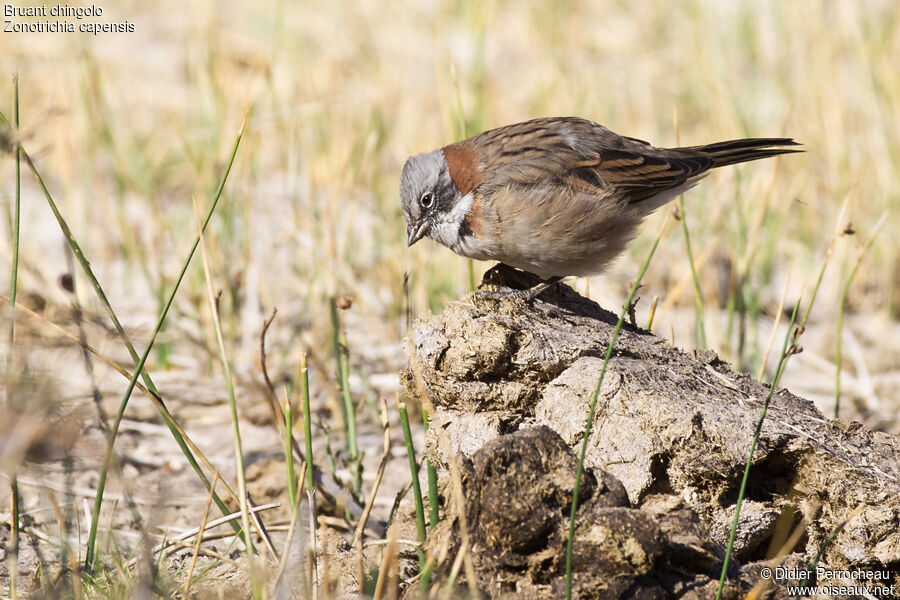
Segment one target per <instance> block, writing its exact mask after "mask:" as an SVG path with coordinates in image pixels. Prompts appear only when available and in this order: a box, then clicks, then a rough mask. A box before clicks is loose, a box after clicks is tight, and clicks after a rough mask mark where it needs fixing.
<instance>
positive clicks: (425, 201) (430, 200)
mask: <svg viewBox="0 0 900 600" xmlns="http://www.w3.org/2000/svg"><path fill="white" fill-rule="evenodd" d="M419 204H421V205H422V208H429V207H430V206H431V205H432V204H434V193H432V192H425V193H424V194H422V197H421V198H419Z"/></svg>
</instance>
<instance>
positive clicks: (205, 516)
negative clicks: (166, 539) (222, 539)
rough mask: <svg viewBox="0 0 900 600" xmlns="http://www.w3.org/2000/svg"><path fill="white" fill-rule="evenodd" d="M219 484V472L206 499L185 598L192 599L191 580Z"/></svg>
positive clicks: (185, 583) (189, 569)
mask: <svg viewBox="0 0 900 600" xmlns="http://www.w3.org/2000/svg"><path fill="white" fill-rule="evenodd" d="M218 482H219V473H218V471H217V472H216V473H215V475H213V480H212V490H211V491H210V493H209V496H208V497H207V498H206V506H205V507H204V509H203V518H202V519H200V531H199V532H198V533H197V541H196V542H194V552H193V553H192V554H191V566H190V567H189V568H188V573H187V577H186V578H185V580H184V597H185V598H190V595H189V594H190V591H191V579H193V577H194V567H196V566H197V557H198V556H200V544H201V543H202V542H203V533H204V531H205V530H206V523H207V522H208V521H209V507H210V506H211V505H212V499H213V493H214V492H215V490H216V484H217V483H218Z"/></svg>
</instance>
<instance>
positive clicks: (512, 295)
mask: <svg viewBox="0 0 900 600" xmlns="http://www.w3.org/2000/svg"><path fill="white" fill-rule="evenodd" d="M562 280H563V278H562V277H556V276H554V277H550V278H548V279H545V280H544V281H542V282H540V283H539V284H537V285H534V286H532V287H530V288H528V289H526V290H510V291H499V290H497V291H485V290H479V291H478V292H476V294H478V295H479V296H487V297H490V298H507V299H510V300H519V299H521V300H527V301H528V302H531V301H532V300H534V299H535V298H537V297H538V296H539V295H540V294H541V292H543V291H544V290H546V289H547V288H548V287H550V286H551V285H553V284H554V283H558V282H560V281H562Z"/></svg>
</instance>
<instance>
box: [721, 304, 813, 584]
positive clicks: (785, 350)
mask: <svg viewBox="0 0 900 600" xmlns="http://www.w3.org/2000/svg"><path fill="white" fill-rule="evenodd" d="M799 308H800V300H799V299H798V300H797V303H796V304H794V310H793V312H792V313H791V320H790V323H788V330H787V333H786V334H785V336H784V344H783V345H782V347H781V354H780V355H779V358H778V366H777V367H776V369H775V375H774V376H773V377H772V383H771V384H769V394H768V396H766V400H765V402H763V406H762V410H761V411H760V413H759V419H758V420H757V421H756V430H755V432H754V434H753V440H752V441H751V442H750V452H749V453H748V454H747V461H746V463H744V476H743V478H742V479H741V487H740V490H739V491H738V497H737V502H736V503H735V506H734V519H733V520H732V523H731V532H730V533H729V534H728V546H727V547H726V549H725V560H724V561H723V562H722V573H721V574H720V575H719V587H718V590H716V600H719V599H720V598H721V597H722V590H723V589H724V588H725V576H726V574H727V573H728V564H729V562H730V561H731V552H732V549H733V547H734V538H735V536H736V535H737V528H738V523H739V522H740V516H741V504H742V503H743V501H744V494H745V493H746V490H747V482H748V481H749V479H750V465H751V464H752V463H753V453H754V452H755V451H756V445H757V443H759V436H760V433H761V432H762V426H763V421H765V419H766V411H767V410H768V409H769V403H770V402H771V401H772V396H774V395H775V390H776V389H777V388H778V382H779V381H780V380H781V375H782V373H784V369H785V367H786V366H787V361H788V358H789V357H790V356H791V355H792V354H794V353H795V352H796V351H798V350H797V346H796V345H795V344H796V341H797V338H798V337H799V336H800V333H801V331H802V330H801V329H800V328H796V329H795V328H794V324H795V323H796V322H797V312H798V309H799ZM792 340H793V343H792Z"/></svg>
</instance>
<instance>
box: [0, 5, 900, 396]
mask: <svg viewBox="0 0 900 600" xmlns="http://www.w3.org/2000/svg"><path fill="white" fill-rule="evenodd" d="M125 19H127V20H129V21H131V22H133V23H134V24H135V28H136V31H135V32H134V33H132V34H103V35H100V36H91V35H88V34H5V35H3V36H0V72H4V73H8V74H10V75H11V74H12V73H16V72H17V73H19V76H20V78H21V89H22V92H21V93H22V107H23V117H22V118H23V129H22V132H21V135H22V138H23V141H24V143H25V146H26V148H28V149H29V150H30V152H31V154H32V155H34V156H36V158H37V162H38V166H39V168H42V169H43V171H44V174H45V177H47V178H48V180H49V181H50V183H51V187H52V191H53V192H54V193H55V194H56V196H57V199H58V201H59V202H60V204H61V206H62V208H63V210H64V212H65V214H66V215H67V218H68V219H69V221H70V223H71V224H72V227H73V229H74V231H75V235H76V237H78V239H79V240H80V241H81V243H82V246H83V247H84V248H85V250H86V253H87V254H88V257H89V258H90V259H91V261H92V262H93V265H94V268H95V269H96V271H97V273H98V275H99V276H100V280H101V282H102V283H103V284H104V286H106V287H107V289H108V292H109V294H110V296H111V299H112V302H113V306H114V307H117V309H119V310H121V311H123V314H124V315H126V323H127V324H129V325H130V326H132V327H137V326H141V325H147V324H148V323H150V322H152V319H153V315H154V314H155V313H157V312H158V309H159V304H160V302H161V299H162V298H163V294H164V292H165V290H167V289H169V286H170V283H171V279H172V277H173V275H174V273H176V272H177V269H178V266H179V264H180V261H181V259H182V256H183V252H184V249H185V248H186V245H187V244H188V240H189V239H190V237H191V235H192V229H193V226H194V220H193V217H192V207H191V198H192V197H197V198H199V199H200V200H201V204H202V203H203V202H204V201H207V199H208V198H209V197H210V196H211V193H212V191H213V189H214V186H215V184H216V182H217V180H218V179H217V178H218V176H219V171H220V167H221V161H222V160H223V157H225V156H226V155H227V152H228V148H229V145H230V144H231V142H232V139H233V133H234V132H235V131H236V130H237V128H238V127H239V124H240V122H241V119H242V117H243V115H244V113H245V111H247V110H248V109H250V119H249V122H248V127H247V131H246V135H245V139H244V141H243V143H242V147H241V150H240V155H239V158H238V161H237V165H236V169H235V172H234V173H233V174H232V176H231V182H230V184H229V186H228V188H227V189H226V198H225V202H224V204H223V206H222V207H221V210H220V212H218V213H217V215H216V217H215V222H214V227H213V230H212V231H211V233H210V243H211V244H212V245H213V247H214V248H216V249H217V252H216V253H215V254H214V256H213V265H212V267H213V269H214V271H216V275H217V276H218V277H219V279H220V280H223V281H227V282H228V286H227V289H224V290H223V292H224V293H223V297H222V300H221V303H222V306H223V311H224V313H225V314H226V315H227V318H226V320H225V323H224V326H225V328H226V335H227V336H228V337H229V339H230V343H231V344H233V345H234V346H235V361H236V362H237V363H238V364H239V365H241V364H243V365H245V366H246V367H251V366H252V363H253V361H254V360H255V358H256V355H257V336H258V331H259V328H260V324H261V322H262V320H263V319H264V318H265V317H266V316H267V315H268V312H269V311H270V310H271V309H272V308H273V307H278V308H279V309H280V310H281V311H282V312H283V314H287V315H289V316H290V319H291V320H292V322H291V324H290V325H287V324H285V323H284V322H282V323H280V324H279V325H280V326H281V327H283V328H284V327H289V328H290V330H291V332H292V333H291V335H297V334H301V335H305V336H307V338H306V339H307V340H314V341H316V340H317V341H321V342H322V343H324V341H325V340H327V339H328V335H329V320H328V318H327V310H328V303H327V298H328V297H331V296H334V295H337V294H349V295H351V296H353V297H354V298H355V300H356V304H355V305H354V313H353V314H354V317H355V318H356V319H357V320H356V328H357V331H361V330H364V331H365V332H366V333H365V335H362V336H361V337H362V338H363V339H364V340H366V341H371V342H373V343H374V344H376V345H377V340H381V341H385V342H396V341H398V340H399V339H400V337H401V336H402V335H403V331H404V330H403V326H402V314H403V306H402V293H401V290H402V279H403V273H404V272H406V271H408V272H410V273H411V302H412V308H413V312H414V313H416V314H422V313H424V312H425V311H427V310H433V311H436V310H440V308H441V306H442V305H443V304H444V303H445V302H447V301H448V300H450V299H453V298H456V297H458V296H459V295H461V294H462V293H463V292H465V291H467V289H468V276H467V263H466V261H465V260H464V259H461V258H459V257H457V256H455V255H453V254H452V253H451V252H449V251H448V250H446V249H444V248H442V247H439V246H437V245H435V244H432V243H426V244H423V245H421V246H417V247H416V248H414V249H412V250H409V251H408V250H407V249H406V247H405V244H404V223H403V219H402V214H401V212H400V208H399V202H398V192H397V187H398V178H399V171H400V167H401V166H402V164H403V161H404V160H405V158H406V157H407V156H408V155H410V154H414V153H418V152H422V151H426V150H430V149H433V148H436V147H440V146H442V145H444V144H446V143H449V142H451V141H453V140H456V139H459V138H461V137H463V136H464V135H471V134H473V133H475V132H478V131H480V130H483V129H486V128H490V127H494V126H499V125H503V124H507V123H511V122H515V121H519V120H523V119H527V118H532V117H537V116H547V115H578V116H583V117H587V118H590V119H593V120H595V121H597V122H600V123H603V124H605V125H607V126H609V127H610V128H612V129H614V130H615V131H618V132H620V133H622V134H625V135H630V136H635V137H639V138H642V139H647V140H649V141H651V142H652V143H654V144H656V145H661V146H665V145H675V144H676V142H680V143H681V144H682V145H690V144H700V143H706V142H712V141H718V140H722V139H730V138H736V137H744V136H778V135H788V136H792V137H795V138H796V139H798V140H799V141H801V142H803V143H804V144H805V147H806V150H807V153H806V154H804V155H798V156H791V157H787V158H783V159H780V160H779V161H766V162H760V163H754V164H751V165H744V166H741V167H739V168H729V169H724V170H722V171H721V172H718V173H716V174H715V175H713V176H712V177H710V178H709V180H707V181H706V182H704V183H703V184H702V185H700V186H699V187H698V188H697V189H696V190H694V191H692V192H691V193H690V194H688V196H687V197H686V199H685V208H686V218H687V223H688V226H689V229H690V232H691V237H692V243H693V248H694V254H695V261H696V262H697V266H698V270H699V273H700V276H699V278H700V283H701V291H702V294H703V301H704V306H705V308H706V317H705V318H706V320H707V321H708V323H706V325H707V329H708V333H707V344H708V345H709V346H710V347H713V348H715V349H717V350H718V351H719V352H720V353H721V354H722V355H723V356H725V357H727V358H729V359H730V360H732V361H734V362H735V363H736V364H737V365H738V366H739V367H741V368H746V369H749V370H753V371H755V370H756V369H757V368H758V366H759V362H760V360H761V355H762V353H763V352H764V346H765V342H766V339H767V338H768V332H769V328H770V327H771V317H772V316H773V313H774V310H775V307H776V306H777V302H778V299H779V296H780V290H781V289H782V285H783V281H784V278H785V275H786V271H787V268H788V266H790V267H792V270H793V279H792V285H791V287H790V290H791V292H790V294H789V297H788V300H789V301H791V300H793V299H796V297H797V296H798V295H799V288H800V285H801V284H806V286H807V287H811V286H812V285H813V283H814V276H815V274H816V273H818V269H819V267H820V265H821V264H822V262H823V260H824V255H825V251H826V248H827V246H828V243H829V240H830V239H831V236H832V234H833V232H834V230H835V227H836V226H838V227H843V226H844V225H845V224H844V223H837V219H838V215H839V211H840V207H841V205H842V203H843V202H844V201H845V199H846V198H847V197H848V196H850V200H849V208H848V212H847V215H846V217H845V218H844V220H845V221H848V222H852V227H853V228H854V229H855V230H856V231H858V232H859V235H857V236H856V237H855V238H854V237H849V236H846V237H842V238H840V239H839V240H838V243H837V244H836V246H835V254H834V256H833V258H832V262H831V264H830V265H829V268H828V270H827V271H826V276H825V280H824V284H823V291H822V293H821V295H820V297H819V299H818V301H817V308H816V310H815V311H814V321H813V322H812V323H811V325H813V326H815V325H816V323H820V324H822V326H823V327H825V328H828V329H829V330H830V329H831V326H830V323H832V322H833V320H834V316H835V314H836V311H837V307H838V304H839V302H838V300H839V296H840V290H841V286H842V284H843V282H844V281H845V280H846V278H847V276H848V272H849V270H850V268H851V267H852V264H853V262H854V261H855V259H856V252H857V248H858V246H860V245H861V243H862V240H863V239H864V238H865V237H866V236H867V235H868V233H870V232H871V230H872V228H873V226H874V224H875V223H876V221H877V220H878V218H879V216H880V215H881V214H882V213H883V212H884V211H886V210H887V211H891V212H890V214H889V217H888V223H887V226H886V227H885V229H884V231H883V233H882V235H881V236H880V237H879V238H878V239H876V241H875V243H874V245H873V247H872V249H871V250H870V252H869V254H868V255H867V256H866V258H865V260H864V261H863V264H862V266H861V269H860V272H859V274H858V275H857V277H856V280H855V282H854V285H853V287H852V289H851V291H850V294H849V297H848V303H847V308H848V311H849V312H850V313H854V312H855V313H861V314H864V315H866V316H867V317H868V316H877V319H878V321H876V322H878V323H881V322H888V323H894V322H895V321H896V316H897V310H898V297H900V267H898V253H900V246H898V245H897V243H896V222H895V221H896V220H895V218H894V213H896V208H897V203H898V190H900V185H898V183H900V182H898V166H900V164H898V163H900V149H898V145H900V142H898V139H900V118H898V111H900V77H898V74H897V68H896V65H897V64H898V61H900V6H898V5H897V4H896V3H894V2H890V1H884V2H878V1H874V0H873V1H869V2H853V1H846V2H829V3H820V2H812V1H801V2H779V1H755V0H754V1H749V0H748V1H743V2H718V1H714V0H708V1H692V2H682V3H677V4H673V3H669V2H663V1H649V2H641V3H633V2H631V3H626V2H614V1H607V2H571V3H569V2H500V1H493V2H479V3H450V2H431V1H421V2H402V3H385V2H374V1H364V2H332V3H328V4H324V3H323V4H310V3H300V4H292V3H287V2H277V1H272V2H258V3H253V5H244V4H240V3H236V2H230V3H228V2H226V3H213V2H200V1H194V2H190V3H181V2H166V1H164V2H159V3H154V4H153V5H152V6H151V5H146V4H141V3H137V2H117V3H115V4H110V5H108V6H105V13H104V16H103V20H106V21H122V20H125ZM5 89H7V94H6V96H7V97H9V98H11V92H10V91H9V90H10V87H9V86H5ZM9 103H10V104H11V100H10V102H9ZM676 113H677V130H676V116H675V115H676ZM776 165H777V166H776ZM2 173H3V182H4V183H3V186H2V190H0V193H2V198H0V200H2V202H3V206H4V211H5V213H6V215H9V214H10V210H11V209H10V203H11V200H10V199H11V197H12V187H11V181H12V179H11V173H12V163H11V161H4V163H3V165H2ZM33 192H34V188H33V187H32V186H31V184H30V183H28V184H27V186H26V196H25V198H26V201H25V203H24V214H23V227H22V249H21V256H22V265H21V269H22V272H21V279H22V284H21V289H22V290H23V293H26V294H29V297H30V298H31V301H32V302H37V303H39V304H41V303H45V304H47V305H49V306H67V305H68V304H69V302H70V300H69V298H68V296H67V292H66V291H65V290H63V289H61V288H60V286H59V285H57V283H56V282H57V279H58V277H59V276H60V275H61V274H62V273H65V272H67V271H68V266H67V262H66V257H65V249H64V244H63V243H62V241H61V239H60V236H59V234H58V233H57V230H56V227H55V225H54V224H53V222H52V220H51V219H49V218H48V216H49V215H48V213H47V211H46V208H45V207H44V206H43V204H42V203H41V202H38V201H36V198H35V195H34V193H33ZM662 216H663V215H662V214H658V215H655V216H654V217H653V219H652V220H656V222H658V219H661V218H662ZM5 221H6V222H5V224H8V223H9V222H10V218H7V219H5ZM647 231H655V225H653V224H652V223H648V225H647V226H646V230H645V234H644V235H642V236H641V237H640V238H639V239H638V240H637V241H636V242H635V243H634V244H633V245H632V247H631V249H630V250H629V252H628V253H627V255H626V256H625V257H624V258H623V259H622V260H620V261H619V262H618V263H617V264H616V265H615V266H614V267H613V269H612V270H611V271H610V273H608V274H606V275H604V276H602V277H598V278H594V279H593V280H591V281H590V282H587V283H585V282H582V281H578V282H575V285H576V287H577V288H578V289H579V290H589V291H590V294H591V295H592V296H593V297H594V298H597V299H598V300H599V301H600V302H601V304H603V305H604V306H607V307H609V308H611V309H614V308H615V307H616V306H618V304H619V303H620V302H621V299H622V298H623V297H624V290H625V287H626V285H627V282H628V281H629V279H630V278H631V277H633V274H634V273H635V271H636V265H637V264H639V262H640V260H641V259H642V257H643V256H644V255H645V253H646V250H647V248H648V245H649V243H650V241H651V237H652V235H650V234H647V233H646V232H647ZM5 235H6V236H7V239H9V235H8V228H5ZM0 251H2V252H3V259H4V260H6V259H8V255H9V252H10V250H9V244H8V243H6V244H4V245H3V247H2V250H0ZM488 266H490V265H487V264H477V265H476V269H477V270H478V272H477V273H476V276H477V275H478V274H479V273H480V271H481V270H483V269H484V268H487V267H488ZM192 273H193V275H192V280H191V281H190V282H189V286H188V287H186V288H185V289H183V290H182V291H181V292H180V294H179V302H178V304H177V307H176V308H177V316H178V317H182V319H178V318H175V320H173V321H171V322H170V324H169V331H168V334H167V335H168V337H167V338H166V339H165V340H164V341H172V340H177V339H189V340H192V341H194V342H196V343H199V344H200V345H201V346H204V347H205V348H207V351H208V349H209V348H212V347H213V335H212V330H211V323H210V319H209V316H208V314H207V311H206V308H205V304H204V300H203V288H202V276H201V274H200V272H199V269H195V270H193V271H192ZM5 276H6V275H5V272H4V277H5ZM76 282H77V283H78V285H76V291H77V293H78V294H79V295H80V300H81V301H82V302H83V303H84V304H85V305H86V306H87V307H88V308H96V303H95V302H94V300H93V299H92V297H91V295H90V292H89V288H88V287H87V286H86V285H85V284H84V282H83V281H80V275H78V274H76ZM645 285H646V292H645V294H644V295H645V296H646V297H647V298H645V300H644V304H643V305H642V306H640V305H639V311H641V310H642V311H643V312H642V313H641V314H646V311H647V306H648V304H649V298H650V297H653V296H659V298H660V309H659V311H658V314H657V317H656V325H655V329H656V330H657V331H658V332H659V333H660V334H661V335H663V336H665V337H669V336H672V337H674V339H675V341H676V343H678V344H679V345H682V346H688V347H689V346H691V345H693V344H694V343H695V342H696V338H695V336H694V334H693V332H694V330H695V324H694V322H693V319H694V315H693V311H692V306H693V302H694V298H693V290H692V286H691V285H690V271H689V268H688V262H687V260H686V259H685V247H684V239H683V237H682V236H680V235H678V233H677V231H676V232H675V233H673V234H671V235H669V236H667V238H666V239H664V240H663V242H662V246H661V252H660V254H659V256H658V257H657V258H656V259H655V260H654V263H653V265H652V266H651V270H650V272H649V274H648V278H647V280H646V282H645ZM719 309H721V310H719ZM766 318H768V319H769V321H766V320H765V319H766ZM863 329H865V327H864V328H863ZM876 331H878V329H877V328H876ZM350 335H351V338H352V337H353V335H354V333H353V332H352V331H351V334H350ZM876 337H877V336H876ZM826 338H827V336H826ZM832 338H833V335H832ZM830 343H831V342H827V343H826V342H825V341H823V342H822V347H823V348H826V347H827V346H828V344H830ZM370 350H372V351H373V352H374V354H376V355H377V354H378V352H377V349H375V348H370ZM170 352H175V358H176V359H177V358H178V354H179V353H181V354H184V353H187V354H189V355H191V354H192V353H194V350H192V348H191V347H190V346H188V347H187V348H186V347H185V346H183V345H182V346H180V347H178V346H177V345H167V344H164V345H163V346H161V351H160V353H159V356H158V357H157V359H158V360H159V361H161V363H162V366H167V365H168V364H169V361H170V360H171V359H172V356H170V355H169V353H170ZM823 352H825V351H824V350H823ZM822 358H823V360H825V361H826V362H827V361H828V360H829V358H831V359H833V356H831V357H829V356H827V353H826V354H824V355H823V357H822ZM396 359H397V357H394V359H393V361H391V360H389V361H388V362H396ZM184 360H188V361H189V362H190V361H191V359H190V358H185V359H184ZM895 366H896V365H895ZM788 381H790V378H788Z"/></svg>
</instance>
